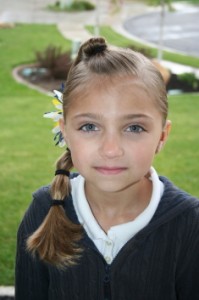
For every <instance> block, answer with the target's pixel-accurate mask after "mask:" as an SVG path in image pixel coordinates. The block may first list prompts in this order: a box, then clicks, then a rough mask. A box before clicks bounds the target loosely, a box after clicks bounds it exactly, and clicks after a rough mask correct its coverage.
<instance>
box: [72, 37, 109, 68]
mask: <svg viewBox="0 0 199 300" xmlns="http://www.w3.org/2000/svg"><path fill="white" fill-rule="evenodd" d="M106 49H107V44H106V41H105V39H104V38H101V37H98V38H91V39H89V40H88V41H87V42H86V43H84V44H83V45H82V46H81V47H80V49H79V53H78V57H77V60H76V63H75V64H77V63H79V61H81V60H82V59H83V60H84V59H85V60H87V59H89V58H91V57H92V56H95V55H96V54H102V53H103V52H104V51H105V50H106Z"/></svg>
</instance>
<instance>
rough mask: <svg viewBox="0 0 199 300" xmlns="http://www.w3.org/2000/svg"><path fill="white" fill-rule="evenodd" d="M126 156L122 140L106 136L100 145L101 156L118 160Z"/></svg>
mask: <svg viewBox="0 0 199 300" xmlns="http://www.w3.org/2000/svg"><path fill="white" fill-rule="evenodd" d="M123 154H124V151H123V147H122V143H121V140H120V138H118V137H116V136H112V135H111V136H104V137H103V139H102V141H101V145H100V155H101V156H102V157H106V158H117V157H120V156H122V155H123Z"/></svg>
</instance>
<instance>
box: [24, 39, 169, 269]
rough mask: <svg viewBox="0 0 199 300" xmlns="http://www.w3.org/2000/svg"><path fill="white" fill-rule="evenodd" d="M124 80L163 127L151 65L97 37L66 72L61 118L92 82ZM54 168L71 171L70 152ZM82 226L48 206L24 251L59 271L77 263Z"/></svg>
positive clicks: (64, 185) (61, 183)
mask: <svg viewBox="0 0 199 300" xmlns="http://www.w3.org/2000/svg"><path fill="white" fill-rule="evenodd" d="M99 76H101V78H102V79H112V78H114V77H121V78H124V77H125V76H132V77H133V78H138V79H139V80H141V81H142V82H143V83H144V85H145V87H146V89H147V91H148V93H149V94H150V95H151V96H152V98H153V99H154V101H156V106H157V109H158V110H159V111H160V113H161V114H162V119H163V125H164V123H165V121H166V118H167V111H168V102H167V93H166V87H165V83H164V80H163V78H162V76H161V74H160V72H159V71H158V69H157V68H156V67H155V66H154V65H153V63H152V62H151V61H150V60H149V59H147V58H146V57H145V56H143V55H142V54H140V53H138V52H135V51H132V50H130V49H123V48H114V47H108V46H107V44H106V42H105V40H104V39H103V38H101V37H99V38H92V39H90V40H88V41H87V42H85V43H84V44H83V45H82V46H81V47H80V49H79V52H78V56H77V58H76V59H75V61H74V63H73V65H72V66H71V69H70V71H69V74H68V77H67V80H66V85H65V90H64V94H63V111H64V119H66V118H67V108H68V106H69V105H70V102H71V101H72V99H73V97H74V96H76V95H77V94H79V95H81V93H82V91H83V89H84V88H85V86H86V85H87V86H88V87H89V84H93V83H94V82H95V81H96V79H97V80H98V79H99ZM56 168H57V169H63V170H67V171H70V170H71V169H72V168H73V162H72V159H71V153H70V151H69V150H67V151H66V152H65V153H64V154H63V155H62V156H61V157H60V159H59V160H58V161H57V165H56ZM70 190H71V187H70V179H69V178H68V177H67V176H65V175H62V174H60V175H56V176H55V178H54V179H53V182H52V185H51V196H52V199H59V200H64V199H65V198H66V197H67V196H68V195H69V193H70ZM81 237H82V227H81V226H80V225H78V224H74V223H72V222H71V221H70V220H69V219H68V217H67V216H66V214H65V211H64V209H63V208H62V207H60V206H52V207H51V208H50V210H49V212H48V214H47V216H46V218H45V219H44V221H43V223H42V224H41V225H40V227H39V228H38V229H37V230H36V231H35V232H34V233H33V234H32V235H31V236H30V237H29V238H28V240H27V248H28V250H29V251H30V252H32V253H33V254H34V253H36V252H37V253H38V254H39V257H40V258H41V259H42V260H44V261H46V262H49V263H51V264H53V265H56V266H57V267H59V268H62V267H69V266H71V265H73V264H74V263H76V262H77V260H78V258H79V256H80V255H81V252H82V249H81V247H80V246H79V245H78V241H79V240H80V239H81Z"/></svg>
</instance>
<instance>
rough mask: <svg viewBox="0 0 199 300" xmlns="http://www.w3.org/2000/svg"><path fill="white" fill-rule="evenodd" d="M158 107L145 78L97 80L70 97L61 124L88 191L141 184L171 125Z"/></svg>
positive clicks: (101, 190)
mask: <svg viewBox="0 0 199 300" xmlns="http://www.w3.org/2000/svg"><path fill="white" fill-rule="evenodd" d="M157 106H158V104H157V103H156V102H155V101H154V100H153V99H151V98H150V95H149V94H148V93H147V91H146V88H145V86H144V85H143V84H142V82H141V81H139V80H137V79H136V80H135V79H129V78H127V79H126V80H121V79H115V80H113V81H111V83H110V82H109V83H108V84H107V82H106V83H102V84H100V83H98V84H95V85H93V87H90V88H89V89H87V93H84V92H83V93H82V94H81V97H80V96H77V97H76V98H75V99H73V100H72V101H71V103H70V105H69V107H68V110H67V114H66V121H65V123H64V122H63V121H61V124H60V125H61V128H62V132H63V134H64V137H65V140H66V143H67V145H68V147H69V148H70V150H71V155H72V161H73V164H74V167H75V168H76V169H77V170H78V171H79V173H80V174H81V175H82V176H83V177H84V178H85V180H86V186H87V189H89V186H90V187H92V189H94V190H95V191H96V192H98V193H100V192H119V191H123V190H126V189H128V188H129V187H132V186H133V185H134V186H135V187H136V186H139V183H141V182H142V181H143V180H144V178H145V176H146V175H147V173H148V171H149V169H150V167H151V165H152V162H153V159H154V155H155V153H157V152H158V151H159V148H160V145H162V144H163V143H165V141H166V138H167V135H168V132H169V128H170V122H169V121H167V123H166V125H165V127H164V128H163V127H162V124H163V120H162V115H161V113H160V112H159V110H158V109H157ZM140 186H142V185H140Z"/></svg>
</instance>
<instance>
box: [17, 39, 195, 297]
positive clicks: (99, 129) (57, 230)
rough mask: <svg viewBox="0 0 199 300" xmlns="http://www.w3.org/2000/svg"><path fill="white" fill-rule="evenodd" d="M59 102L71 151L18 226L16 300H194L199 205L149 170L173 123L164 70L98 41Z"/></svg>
mask: <svg viewBox="0 0 199 300" xmlns="http://www.w3.org/2000/svg"><path fill="white" fill-rule="evenodd" d="M56 95H57V97H58V99H59V101H58V100H57V101H58V103H56V105H57V107H58V109H59V110H58V112H57V113H52V114H51V115H50V116H52V117H54V118H55V119H57V120H58V119H59V125H60V128H61V132H59V128H58V130H57V131H56V132H57V134H56V136H57V137H58V139H59V140H58V143H63V140H62V138H63V137H64V141H65V143H66V144H67V147H68V148H67V150H66V151H65V152H64V154H63V156H62V157H61V158H60V159H59V160H58V162H57V169H56V172H55V177H54V180H53V182H52V184H51V185H50V186H45V187H42V188H40V189H39V190H38V191H37V192H36V193H34V196H33V202H32V203H31V205H30V207H29V209H28V210H27V212H26V214H25V216H24V219H23V221H22V223H21V225H20V228H19V232H18V246H17V259H16V300H47V299H48V300H58V299H59V300H105V299H106V300H132V299H135V300H177V299H178V300H196V299H199V201H198V200H197V199H195V198H193V197H191V196H190V195H188V194H187V193H185V192H183V191H181V190H179V189H178V188H177V187H175V186H174V185H173V184H172V183H171V182H170V181H169V180H168V179H167V178H165V177H159V176H158V175H157V173H156V171H155V169H154V168H153V167H152V164H153V159H154V156H155V155H156V154H157V153H158V152H159V151H160V150H161V149H162V147H163V145H164V144H165V142H166V140H167V137H168V134H169V130H170V127H171V123H170V121H168V120H167V97H166V90H165V84H164V82H163V79H162V77H161V75H160V73H159V71H158V70H157V69H156V68H155V67H154V66H153V64H152V63H151V62H150V61H149V60H148V59H147V58H145V57H144V56H143V55H141V54H139V53H136V52H133V51H132V50H128V49H120V48H112V47H108V46H107V44H106V42H105V41H104V39H103V38H93V39H90V40H89V41H87V42H86V43H84V44H83V45H82V46H81V48H80V50H79V53H78V56H77V58H76V60H75V61H74V64H73V66H72V67H71V70H70V73H69V75H68V78H67V81H66V85H65V90H64V93H63V99H62V95H61V93H59V92H56ZM62 100H63V118H62V107H61V102H62ZM73 167H74V168H75V169H76V170H77V171H78V173H73V174H70V173H69V171H70V170H71V169H72V168H73Z"/></svg>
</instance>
